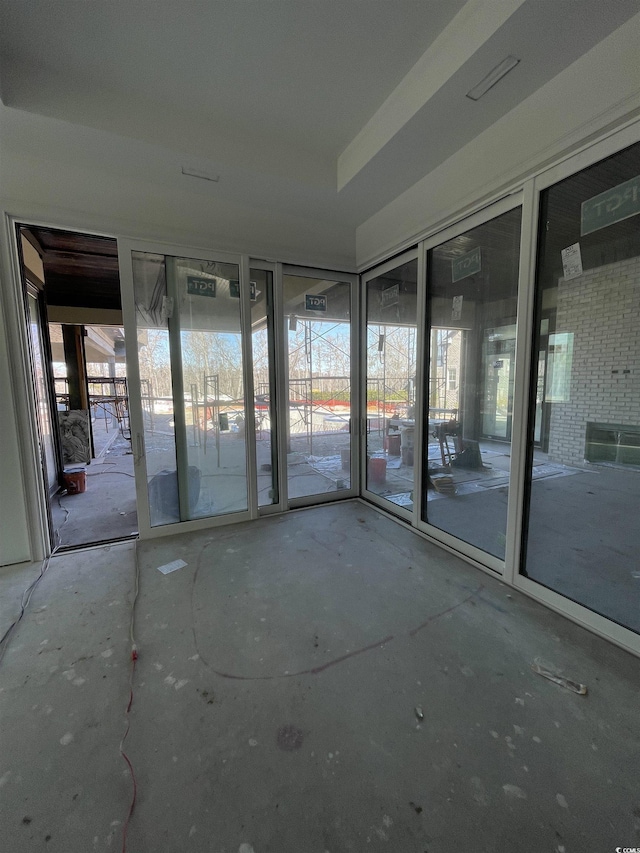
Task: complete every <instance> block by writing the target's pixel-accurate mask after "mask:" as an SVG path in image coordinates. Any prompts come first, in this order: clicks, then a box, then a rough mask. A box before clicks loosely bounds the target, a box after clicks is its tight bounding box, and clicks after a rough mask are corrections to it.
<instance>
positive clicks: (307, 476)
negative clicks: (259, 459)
mask: <svg viewBox="0 0 640 853" xmlns="http://www.w3.org/2000/svg"><path fill="white" fill-rule="evenodd" d="M283 285H284V315H285V322H286V335H287V352H288V359H287V364H288V371H289V380H288V387H289V418H288V434H287V439H288V451H289V452H288V456H287V470H288V486H289V497H290V498H296V497H306V496H308V495H319V494H325V493H327V492H335V491H342V490H344V489H349V488H350V487H351V307H350V300H351V285H350V284H349V283H347V282H340V281H330V280H324V279H317V278H309V277H306V276H304V277H303V276H297V275H285V276H283Z"/></svg>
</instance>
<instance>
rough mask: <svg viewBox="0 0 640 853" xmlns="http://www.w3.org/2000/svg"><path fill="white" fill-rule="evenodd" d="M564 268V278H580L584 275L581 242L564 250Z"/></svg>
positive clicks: (566, 279)
mask: <svg viewBox="0 0 640 853" xmlns="http://www.w3.org/2000/svg"><path fill="white" fill-rule="evenodd" d="M562 269H563V270H564V280H565V281H568V280H569V279H572V278H578V276H581V275H582V255H581V254H580V243H574V244H573V245H572V246H567V248H566V249H563V250H562Z"/></svg>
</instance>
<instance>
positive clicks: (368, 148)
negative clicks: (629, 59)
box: [338, 0, 525, 191]
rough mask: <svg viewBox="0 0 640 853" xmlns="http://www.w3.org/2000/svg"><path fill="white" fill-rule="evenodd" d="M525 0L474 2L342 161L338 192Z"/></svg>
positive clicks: (422, 57)
mask: <svg viewBox="0 0 640 853" xmlns="http://www.w3.org/2000/svg"><path fill="white" fill-rule="evenodd" d="M524 2H525V0H501V2H499V3H495V2H494V3H487V2H486V0H469V2H468V3H467V4H466V5H465V6H464V7H463V8H462V9H461V10H460V11H459V12H458V14H457V15H456V16H455V18H453V20H452V21H451V22H450V23H449V24H448V26H446V27H445V29H444V30H443V31H442V32H441V33H440V35H439V36H438V37H437V38H436V39H435V41H434V42H433V43H432V44H431V46H430V47H429V48H428V49H427V50H426V51H425V53H423V55H422V56H421V57H420V59H419V60H418V61H417V62H416V64H415V65H414V66H413V68H412V69H411V70H410V71H409V73H408V74H407V75H406V76H405V77H404V79H403V80H402V81H401V83H400V84H399V85H398V86H397V87H396V88H395V89H394V91H393V92H392V93H391V94H390V95H389V97H388V98H387V99H386V101H385V102H384V103H383V104H382V105H381V106H380V108H379V109H378V110H377V112H376V113H375V114H374V115H373V116H372V117H371V119H370V120H369V121H368V122H367V123H366V125H365V126H364V127H363V128H362V130H361V131H360V132H359V133H358V135H357V136H356V137H355V138H354V139H353V140H352V141H351V142H350V143H349V145H347V147H346V148H345V150H344V151H343V152H342V154H340V156H339V157H338V191H340V190H341V189H343V187H345V186H346V184H348V183H349V181H350V180H351V179H352V178H353V177H354V176H355V175H356V174H357V173H358V172H359V171H360V170H361V169H362V168H363V167H364V166H365V165H366V164H367V163H368V162H369V161H370V160H372V159H373V157H374V156H375V155H376V154H377V153H378V152H379V151H380V150H381V149H382V148H383V147H384V146H385V145H386V144H387V143H388V142H389V141H390V140H391V139H392V138H393V137H394V136H395V135H396V133H398V131H399V130H400V129H401V128H403V127H404V126H405V125H406V124H407V122H408V121H409V120H410V119H411V118H413V116H414V115H415V114H416V113H417V112H418V110H421V109H423V108H424V107H425V106H426V105H427V104H428V102H429V101H430V100H431V98H432V97H433V96H434V95H435V94H436V92H438V90H439V89H441V88H442V86H444V85H445V84H446V83H447V82H448V81H449V80H450V79H451V77H452V76H453V75H454V74H455V73H456V71H458V70H459V69H460V68H462V66H463V65H464V64H465V63H466V62H467V61H468V60H469V59H470V58H471V57H472V56H473V54H474V53H475V52H476V51H477V50H478V49H479V48H480V47H482V45H483V44H484V43H485V42H486V41H487V40H488V39H489V38H490V37H491V36H492V35H493V34H494V33H495V32H496V31H497V30H498V29H499V28H500V27H501V26H502V25H503V24H504V23H505V21H506V20H507V19H508V18H510V17H511V15H512V14H513V13H514V12H515V11H516V10H517V9H518V8H519V7H520V6H521V5H522V4H523V3H524Z"/></svg>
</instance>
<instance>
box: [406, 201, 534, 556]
mask: <svg viewBox="0 0 640 853" xmlns="http://www.w3.org/2000/svg"><path fill="white" fill-rule="evenodd" d="M520 219H521V211H520V208H515V209H514V210H510V211H508V212H507V213H504V214H502V215H501V216H498V217H496V218H494V219H491V220H490V221H488V222H485V223H483V224H482V225H479V226H478V227H476V228H473V229H471V230H470V231H467V232H466V233H464V234H460V235H459V236H457V237H454V238H453V239H451V240H448V241H447V242H446V243H442V244H441V245H440V246H437V247H435V248H434V249H432V250H431V251H430V252H429V253H428V259H427V270H428V289H427V311H428V314H427V316H428V328H427V341H428V353H427V364H426V365H425V372H424V374H425V381H426V383H427V389H426V394H425V414H424V424H425V430H424V442H423V444H424V447H423V460H424V475H425V476H424V483H425V485H426V488H425V489H423V503H422V518H423V520H424V521H426V522H427V523H429V524H430V525H432V526H434V527H437V528H439V529H440V530H442V531H444V532H445V533H448V534H451V535H453V536H455V537H456V538H457V539H460V540H462V541H463V542H467V543H469V544H470V545H473V546H475V547H476V548H479V549H481V550H482V551H485V552H487V553H489V554H492V555H493V556H495V557H498V558H499V559H503V558H504V555H505V544H506V525H507V502H508V497H509V476H510V468H511V418H512V408H513V377H514V359H515V339H516V313H517V294H518V263H519V257H520Z"/></svg>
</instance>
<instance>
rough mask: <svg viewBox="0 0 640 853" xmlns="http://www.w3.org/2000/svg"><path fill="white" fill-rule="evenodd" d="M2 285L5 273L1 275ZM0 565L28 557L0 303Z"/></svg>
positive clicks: (22, 494)
mask: <svg viewBox="0 0 640 853" xmlns="http://www.w3.org/2000/svg"><path fill="white" fill-rule="evenodd" d="M0 286H2V287H3V288H5V287H6V286H7V282H6V281H5V276H4V275H2V276H1V277H0ZM0 400H1V401H2V404H1V405H0V566H6V565H10V564H11V563H22V562H24V561H26V560H29V559H31V548H30V543H29V531H28V524H27V504H26V495H25V488H24V478H23V472H22V466H21V465H20V457H19V447H18V432H17V423H16V417H15V413H16V397H15V394H14V390H13V387H12V383H11V371H10V367H9V348H8V346H7V334H6V325H5V318H4V314H3V310H2V303H1V302H0Z"/></svg>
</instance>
